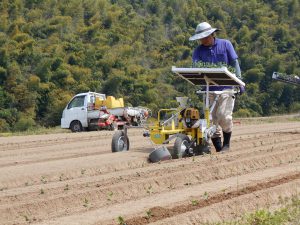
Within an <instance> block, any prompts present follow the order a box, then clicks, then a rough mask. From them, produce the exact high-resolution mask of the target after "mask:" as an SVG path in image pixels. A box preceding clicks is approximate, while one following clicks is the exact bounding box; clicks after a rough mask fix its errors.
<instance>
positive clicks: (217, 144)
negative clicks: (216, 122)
mask: <svg viewBox="0 0 300 225" xmlns="http://www.w3.org/2000/svg"><path fill="white" fill-rule="evenodd" d="M211 141H212V143H213V144H214V146H215V149H216V151H217V152H220V151H221V150H222V140H221V137H216V138H212V139H211Z"/></svg>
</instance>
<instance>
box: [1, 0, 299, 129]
mask: <svg viewBox="0 0 300 225" xmlns="http://www.w3.org/2000/svg"><path fill="white" fill-rule="evenodd" d="M299 11H300V0H248V1H242V0H222V1H212V0H205V1H204V0H1V1H0V132H8V131H23V130H27V129H34V128H35V127H38V126H43V127H51V126H57V125H59V124H60V118H61V113H62V110H63V108H64V107H65V106H66V104H67V102H68V101H69V100H70V99H71V97H72V96H73V95H74V94H77V93H80V92H87V91H96V92H100V93H105V94H106V95H113V96H116V97H124V100H125V104H126V105H133V106H139V105H141V106H146V107H149V108H150V109H151V110H152V111H153V112H157V110H158V109H159V108H167V107H176V106H177V103H176V101H175V97H176V96H187V95H188V96H190V97H191V98H192V99H193V101H194V102H195V105H199V104H200V105H201V98H200V99H199V98H198V97H197V96H196V95H195V90H196V88H197V87H194V86H191V85H190V84H189V83H187V82H186V81H184V80H182V79H180V78H178V77H176V76H175V75H174V74H172V72H171V67H172V66H177V67H180V66H187V65H189V66H190V65H191V64H192V63H191V61H192V60H191V56H192V52H193V49H194V48H195V47H196V45H197V43H196V42H190V41H189V40H188V39H189V37H190V36H192V35H193V34H194V32H195V28H196V26H197V24H198V23H200V22H203V21H208V22H209V23H210V24H212V26H213V27H217V28H219V29H221V31H220V32H218V33H217V36H218V37H219V38H226V39H229V40H230V41H231V42H232V43H233V45H234V47H235V49H236V52H237V54H238V56H239V62H240V66H241V70H242V77H243V81H244V82H245V83H246V92H245V93H244V94H243V95H240V96H238V97H237V101H236V106H235V111H234V116H237V117H255V116H270V115H278V114H286V113H294V112H299V110H300V87H299V86H295V85H292V84H284V83H282V82H278V81H274V80H272V73H273V72H274V71H276V72H281V73H285V74H295V75H298V76H299V75H300V32H299V31H300V13H299Z"/></svg>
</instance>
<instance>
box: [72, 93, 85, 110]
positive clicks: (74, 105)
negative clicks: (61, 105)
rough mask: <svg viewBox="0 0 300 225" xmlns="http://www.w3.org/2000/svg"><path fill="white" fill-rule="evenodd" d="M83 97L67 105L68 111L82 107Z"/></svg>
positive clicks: (76, 98)
mask: <svg viewBox="0 0 300 225" xmlns="http://www.w3.org/2000/svg"><path fill="white" fill-rule="evenodd" d="M84 99H85V95H81V96H77V97H75V98H74V99H73V100H72V101H71V102H70V103H69V105H68V109H71V108H74V107H82V106H84Z"/></svg>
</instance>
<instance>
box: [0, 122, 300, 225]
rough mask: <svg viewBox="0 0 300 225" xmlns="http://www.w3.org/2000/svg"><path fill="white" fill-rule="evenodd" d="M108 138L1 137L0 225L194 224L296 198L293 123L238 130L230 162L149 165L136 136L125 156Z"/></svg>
mask: <svg viewBox="0 0 300 225" xmlns="http://www.w3.org/2000/svg"><path fill="white" fill-rule="evenodd" d="M112 134H113V132H108V131H101V132H84V133H62V134H50V135H32V136H15V137H1V138H0V224H5V225H12V224H28V223H33V224H34V223H37V224H68V225H69V224H80V225H82V224H121V222H122V220H124V221H126V224H127V225H136V224H153V225H154V224H155V225H156V224H157V225H158V224H166V225H167V224H168V225H169V224H175V225H176V224H178V225H179V224H180V225H181V224H201V223H204V222H207V221H209V222H217V221H223V220H229V219H234V218H236V217H237V216H240V215H242V214H244V213H245V212H250V211H253V210H256V209H258V208H260V207H270V208H276V207H279V206H280V203H281V201H280V200H281V199H284V198H286V197H288V198H289V197H291V196H293V195H297V194H299V193H300V122H295V121H294V122H286V121H285V122H276V123H266V122H265V123H259V124H258V123H256V124H246V123H243V122H242V123H241V124H236V125H235V127H234V131H233V137H232V143H231V150H230V151H229V152H226V153H223V154H221V153H215V152H213V153H212V154H210V155H204V156H196V157H190V158H183V159H174V160H169V161H164V162H160V163H155V164H153V163H149V162H148V161H147V157H148V155H149V153H150V152H151V151H152V149H153V145H152V144H151V143H150V141H149V139H147V138H144V137H142V131H141V130H136V129H132V130H129V138H130V144H131V148H130V151H128V152H120V153H111V150H110V148H111V137H112ZM171 146H172V145H170V146H168V147H169V148H171Z"/></svg>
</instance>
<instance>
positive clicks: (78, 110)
mask: <svg viewBox="0 0 300 225" xmlns="http://www.w3.org/2000/svg"><path fill="white" fill-rule="evenodd" d="M105 99H106V95H105V94H100V93H96V92H86V93H80V94H77V95H75V96H74V97H73V98H72V99H71V101H70V102H69V103H68V104H67V106H66V107H65V109H64V110H63V113H62V118H61V128H67V129H71V131H72V132H80V131H83V130H85V129H87V128H88V127H90V126H91V125H92V121H93V120H95V121H98V118H99V110H97V109H96V107H95V105H96V103H97V102H99V101H103V100H105Z"/></svg>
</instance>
